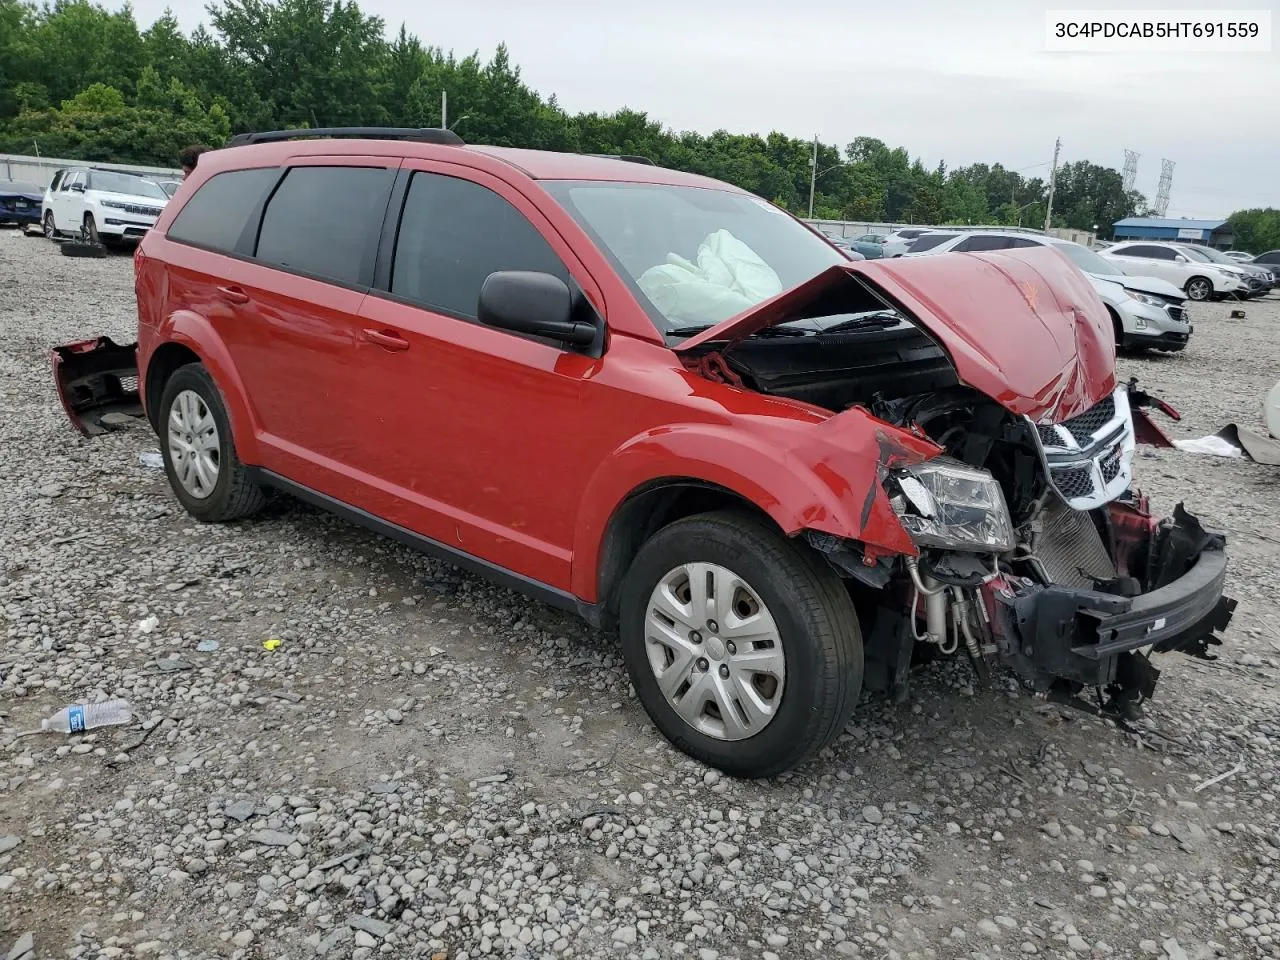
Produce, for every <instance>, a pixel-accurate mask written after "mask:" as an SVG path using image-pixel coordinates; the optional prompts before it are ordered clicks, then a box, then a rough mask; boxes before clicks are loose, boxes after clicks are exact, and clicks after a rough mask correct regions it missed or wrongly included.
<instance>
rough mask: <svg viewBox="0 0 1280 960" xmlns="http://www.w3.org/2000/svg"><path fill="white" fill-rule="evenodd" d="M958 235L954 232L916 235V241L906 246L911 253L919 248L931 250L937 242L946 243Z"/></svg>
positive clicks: (918, 250) (917, 251) (919, 249)
mask: <svg viewBox="0 0 1280 960" xmlns="http://www.w3.org/2000/svg"><path fill="white" fill-rule="evenodd" d="M957 236H959V234H956V233H928V234H924V235H923V236H920V237H917V238H916V241H915V242H914V243H913V244H911V246H910V247H909V248H908V249H909V251H910V252H911V253H919V252H920V251H921V250H932V249H933V248H934V247H936V246H938V245H939V244H943V243H946V242H947V241H948V240H951V239H953V238H955V237H957Z"/></svg>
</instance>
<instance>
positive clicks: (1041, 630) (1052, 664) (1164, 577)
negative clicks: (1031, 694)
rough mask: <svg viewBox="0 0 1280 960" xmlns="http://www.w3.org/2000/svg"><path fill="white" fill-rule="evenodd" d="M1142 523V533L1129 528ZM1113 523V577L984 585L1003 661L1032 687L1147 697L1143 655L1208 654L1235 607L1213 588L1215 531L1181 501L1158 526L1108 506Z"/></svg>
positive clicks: (1221, 552)
mask: <svg viewBox="0 0 1280 960" xmlns="http://www.w3.org/2000/svg"><path fill="white" fill-rule="evenodd" d="M1144 525H1146V526H1147V529H1146V531H1145V532H1146V533H1147V534H1148V536H1146V537H1142V536H1140V535H1139V534H1141V532H1142V531H1141V527H1142V526H1144ZM1113 529H1114V530H1115V531H1116V533H1115V536H1116V538H1117V547H1118V549H1117V550H1116V557H1117V560H1118V561H1120V562H1119V563H1118V564H1117V566H1118V568H1119V570H1118V573H1119V574H1120V576H1118V577H1117V579H1116V580H1115V581H1114V582H1112V583H1110V584H1097V589H1078V588H1075V587H1068V586H1060V585H1052V586H1043V585H1041V584H1037V583H1034V582H1032V581H1028V580H1017V579H1014V578H1001V580H998V581H993V582H992V584H990V585H989V587H988V588H987V589H989V590H990V591H991V592H990V595H989V598H988V607H989V609H991V610H992V612H993V613H994V620H995V624H993V626H996V627H997V633H998V634H999V635H1001V636H1000V640H1001V641H1003V642H1000V643H999V644H998V646H999V647H1000V648H1001V653H1002V654H1003V656H1004V659H1006V660H1007V661H1008V662H1010V665H1011V666H1012V667H1013V668H1014V669H1015V671H1016V672H1018V673H1019V674H1020V675H1022V676H1023V677H1025V678H1027V679H1028V680H1030V681H1031V682H1032V683H1033V685H1034V686H1036V687H1038V688H1040V689H1048V688H1049V687H1050V686H1051V685H1052V684H1053V683H1054V682H1055V681H1063V680H1065V681H1067V682H1069V683H1073V684H1079V685H1083V686H1089V687H1102V688H1112V689H1113V690H1114V689H1117V688H1119V689H1124V690H1137V691H1138V692H1140V693H1141V694H1142V695H1143V696H1146V697H1149V696H1150V695H1151V692H1152V690H1153V688H1154V686H1155V679H1156V677H1158V676H1159V671H1157V670H1155V669H1154V668H1152V667H1151V666H1150V665H1149V663H1148V662H1147V657H1146V654H1147V653H1173V652H1181V653H1185V654H1188V655H1190V656H1194V657H1199V658H1201V659H1212V656H1211V655H1210V653H1209V648H1210V647H1211V646H1216V645H1219V644H1221V642H1222V641H1221V640H1220V639H1218V637H1217V634H1218V633H1220V632H1222V631H1223V630H1225V629H1226V627H1227V625H1228V624H1229V623H1230V622H1231V617H1232V614H1233V612H1234V610H1235V607H1236V601H1235V600H1233V599H1231V598H1230V597H1227V596H1224V595H1223V592H1222V591H1223V588H1224V585H1225V583H1226V576H1227V555H1226V551H1225V540H1224V538H1223V537H1222V536H1221V535H1220V534H1216V533H1211V532H1209V531H1206V530H1205V529H1204V528H1203V527H1201V526H1200V524H1199V522H1198V521H1197V520H1196V519H1195V518H1194V517H1192V516H1191V515H1190V514H1188V513H1186V512H1185V511H1183V510H1182V509H1181V507H1179V508H1178V509H1177V510H1175V512H1174V515H1173V517H1171V518H1168V519H1166V520H1163V521H1160V522H1159V523H1158V524H1157V523H1155V522H1154V521H1152V520H1151V519H1150V518H1149V517H1148V516H1145V515H1143V514H1140V513H1139V512H1137V511H1130V510H1129V509H1128V508H1126V507H1118V508H1117V511H1116V512H1115V513H1114V514H1113ZM1144 586H1146V587H1149V589H1146V590H1145V592H1141V591H1142V590H1143V587H1144ZM1126 594H1128V595H1126ZM1147 648H1150V649H1149V650H1148V649H1147Z"/></svg>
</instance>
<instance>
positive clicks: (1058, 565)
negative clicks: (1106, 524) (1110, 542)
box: [1035, 497, 1116, 587]
mask: <svg viewBox="0 0 1280 960" xmlns="http://www.w3.org/2000/svg"><path fill="white" fill-rule="evenodd" d="M1040 523H1041V525H1042V527H1043V532H1042V533H1041V534H1040V535H1039V536H1038V537H1037V538H1036V544H1035V555H1036V557H1038V558H1039V560H1040V562H1041V564H1043V565H1044V570H1045V572H1046V573H1047V574H1048V575H1049V578H1050V580H1052V581H1053V582H1054V583H1057V584H1061V585H1062V586H1067V587H1092V586H1093V585H1094V581H1093V580H1092V579H1090V575H1091V576H1092V577H1094V578H1097V579H1099V580H1110V579H1113V578H1114V577H1115V575H1116V567H1115V563H1114V562H1113V561H1112V559H1111V557H1110V555H1109V554H1108V553H1107V547H1106V544H1105V543H1103V541H1102V536H1101V534H1099V533H1098V528H1097V527H1095V526H1094V525H1093V520H1092V519H1090V517H1089V514H1088V513H1086V512H1085V511H1083V510H1072V509H1071V508H1070V507H1069V506H1067V505H1066V504H1065V503H1063V502H1062V501H1061V500H1059V499H1058V498H1057V497H1053V498H1051V499H1050V501H1049V503H1048V504H1047V505H1046V506H1045V509H1044V511H1043V512H1042V513H1041V514H1040Z"/></svg>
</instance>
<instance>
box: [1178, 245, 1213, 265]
mask: <svg viewBox="0 0 1280 960" xmlns="http://www.w3.org/2000/svg"><path fill="white" fill-rule="evenodd" d="M1178 250H1179V252H1180V253H1182V254H1184V255H1186V256H1188V257H1190V258H1191V259H1192V260H1198V261H1200V262H1201V263H1213V261H1212V260H1210V259H1209V258H1208V257H1207V256H1205V254H1204V251H1202V250H1201V249H1200V248H1199V247H1179V248H1178Z"/></svg>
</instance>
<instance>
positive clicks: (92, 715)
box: [40, 700, 133, 733]
mask: <svg viewBox="0 0 1280 960" xmlns="http://www.w3.org/2000/svg"><path fill="white" fill-rule="evenodd" d="M132 719H133V708H132V707H130V706H129V701H127V700H104V701H102V702H101V703H74V704H72V705H71V706H69V707H63V708H62V709H61V710H59V711H58V712H57V713H55V714H54V715H53V716H52V717H49V719H47V720H41V721H40V729H41V730H45V731H48V732H51V733H84V731H86V730H93V729H95V728H97V727H114V726H118V725H120V724H122V723H128V722H129V721H130V720H132Z"/></svg>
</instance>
